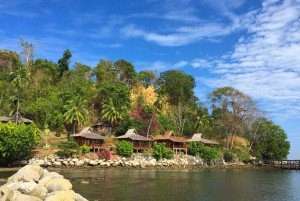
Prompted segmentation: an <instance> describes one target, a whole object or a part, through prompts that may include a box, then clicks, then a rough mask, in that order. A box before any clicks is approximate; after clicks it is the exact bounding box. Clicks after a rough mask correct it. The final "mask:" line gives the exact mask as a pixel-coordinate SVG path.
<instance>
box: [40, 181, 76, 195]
mask: <svg viewBox="0 0 300 201" xmlns="http://www.w3.org/2000/svg"><path fill="white" fill-rule="evenodd" d="M45 187H46V188H47V190H48V192H49V193H51V192H54V191H67V190H71V189H72V184H71V183H70V182H69V181H68V180H66V179H50V180H48V182H46V183H45Z"/></svg>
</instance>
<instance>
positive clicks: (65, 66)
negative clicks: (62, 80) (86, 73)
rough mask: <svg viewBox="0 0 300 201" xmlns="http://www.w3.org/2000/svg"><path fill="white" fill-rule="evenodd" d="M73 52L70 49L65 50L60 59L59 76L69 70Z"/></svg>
mask: <svg viewBox="0 0 300 201" xmlns="http://www.w3.org/2000/svg"><path fill="white" fill-rule="evenodd" d="M71 57H72V53H71V51H70V50H65V51H64V54H63V56H62V57H61V58H60V59H59V60H58V62H57V63H58V70H59V76H60V77H62V75H63V73H64V72H66V71H68V70H69V64H70V59H71Z"/></svg>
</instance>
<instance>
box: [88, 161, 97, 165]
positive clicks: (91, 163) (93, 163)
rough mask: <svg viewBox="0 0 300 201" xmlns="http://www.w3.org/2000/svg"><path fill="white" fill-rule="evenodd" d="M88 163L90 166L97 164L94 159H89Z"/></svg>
mask: <svg viewBox="0 0 300 201" xmlns="http://www.w3.org/2000/svg"><path fill="white" fill-rule="evenodd" d="M88 164H89V165H90V166H96V165H98V162H97V161H94V160H90V161H89V163H88Z"/></svg>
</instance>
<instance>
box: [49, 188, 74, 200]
mask: <svg viewBox="0 0 300 201" xmlns="http://www.w3.org/2000/svg"><path fill="white" fill-rule="evenodd" d="M75 196H76V195H75V193H74V192H73V191H71V190H68V191H56V192H54V193H50V194H49V196H48V197H47V198H46V199H45V201H76V200H75Z"/></svg>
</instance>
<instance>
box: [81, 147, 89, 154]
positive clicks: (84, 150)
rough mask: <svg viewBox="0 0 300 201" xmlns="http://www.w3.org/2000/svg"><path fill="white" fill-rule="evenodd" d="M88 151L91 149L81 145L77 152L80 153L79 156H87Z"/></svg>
mask: <svg viewBox="0 0 300 201" xmlns="http://www.w3.org/2000/svg"><path fill="white" fill-rule="evenodd" d="M90 151H91V147H90V146H88V145H82V146H80V148H79V152H80V153H81V154H87V153H90Z"/></svg>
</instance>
